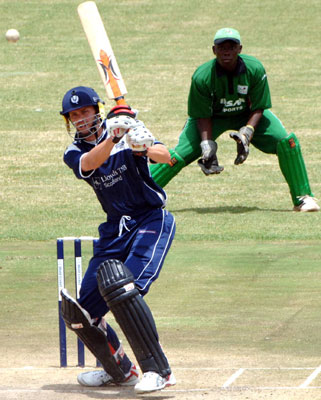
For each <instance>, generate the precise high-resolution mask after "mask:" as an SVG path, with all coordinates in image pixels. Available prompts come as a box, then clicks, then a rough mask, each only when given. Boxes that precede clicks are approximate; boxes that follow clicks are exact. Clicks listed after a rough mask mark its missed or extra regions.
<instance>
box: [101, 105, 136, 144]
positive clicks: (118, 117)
mask: <svg viewBox="0 0 321 400" xmlns="http://www.w3.org/2000/svg"><path fill="white" fill-rule="evenodd" d="M136 115H137V112H136V111H134V110H132V109H131V108H130V107H129V106H127V105H118V106H115V107H113V108H112V109H111V110H110V111H109V113H108V114H107V130H108V134H109V135H110V136H111V138H112V141H113V142H114V143H118V142H119V141H120V139H121V138H122V137H123V136H124V135H125V134H126V133H127V132H128V131H129V129H131V128H132V127H134V126H135V125H136V120H135V117H136Z"/></svg>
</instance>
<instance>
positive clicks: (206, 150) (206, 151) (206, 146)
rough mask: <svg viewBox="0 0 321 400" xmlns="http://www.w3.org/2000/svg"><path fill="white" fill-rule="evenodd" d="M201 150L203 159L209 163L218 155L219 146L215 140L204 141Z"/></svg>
mask: <svg viewBox="0 0 321 400" xmlns="http://www.w3.org/2000/svg"><path fill="white" fill-rule="evenodd" d="M201 149H202V158H203V160H204V161H207V160H209V159H210V158H211V157H213V156H214V155H215V154H216V150H217V144H216V143H215V142H214V141H213V140H202V141H201Z"/></svg>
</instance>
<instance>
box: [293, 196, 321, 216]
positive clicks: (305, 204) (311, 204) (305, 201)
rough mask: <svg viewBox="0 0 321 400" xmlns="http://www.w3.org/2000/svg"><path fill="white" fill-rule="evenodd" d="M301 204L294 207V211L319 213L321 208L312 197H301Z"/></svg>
mask: <svg viewBox="0 0 321 400" xmlns="http://www.w3.org/2000/svg"><path fill="white" fill-rule="evenodd" d="M299 200H300V204H299V205H298V206H294V207H293V211H302V212H304V211H319V210H320V207H319V205H318V204H317V202H316V199H315V198H314V197H311V196H308V195H306V196H302V197H299Z"/></svg>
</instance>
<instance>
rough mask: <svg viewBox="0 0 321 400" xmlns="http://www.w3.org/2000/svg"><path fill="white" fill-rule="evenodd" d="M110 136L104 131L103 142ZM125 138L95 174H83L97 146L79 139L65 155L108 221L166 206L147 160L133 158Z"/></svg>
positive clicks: (163, 196)
mask: <svg viewBox="0 0 321 400" xmlns="http://www.w3.org/2000/svg"><path fill="white" fill-rule="evenodd" d="M107 137H108V136H107V131H106V130H105V131H104V133H103V136H102V139H101V140H105V139H106V138H107ZM125 137H126V135H125V136H124V137H123V138H122V139H121V140H120V141H119V142H118V143H116V144H115V146H114V147H113V149H112V152H111V154H110V156H109V158H108V159H107V160H106V161H105V162H104V163H103V165H101V166H100V167H99V168H98V169H96V170H93V171H86V172H82V171H81V158H82V156H83V155H84V154H85V153H87V152H89V151H90V150H91V149H92V148H93V147H94V146H95V144H94V143H88V142H86V141H84V140H76V141H74V142H73V143H72V144H71V145H70V146H69V147H68V148H67V149H66V151H65V153H64V162H65V163H66V164H67V165H68V166H69V167H70V168H71V169H72V170H73V171H74V173H75V175H76V177H77V178H78V179H84V180H85V181H86V182H87V183H88V184H89V185H90V186H91V187H92V188H93V189H94V191H95V193H96V196H97V198H98V200H99V202H100V204H101V206H102V208H103V210H104V211H105V212H106V214H107V216H108V220H119V219H120V218H121V217H122V216H123V215H128V216H132V217H135V216H139V215H140V214H142V213H146V211H148V210H153V209H156V208H162V207H164V206H165V205H166V200H167V196H166V193H165V191H164V190H163V189H162V188H161V187H160V186H158V185H157V184H156V183H155V181H154V180H153V179H152V177H151V175H150V172H149V168H148V158H147V157H140V156H134V155H133V152H132V150H131V148H130V147H129V146H128V144H127V142H126V139H125ZM158 143H159V142H158Z"/></svg>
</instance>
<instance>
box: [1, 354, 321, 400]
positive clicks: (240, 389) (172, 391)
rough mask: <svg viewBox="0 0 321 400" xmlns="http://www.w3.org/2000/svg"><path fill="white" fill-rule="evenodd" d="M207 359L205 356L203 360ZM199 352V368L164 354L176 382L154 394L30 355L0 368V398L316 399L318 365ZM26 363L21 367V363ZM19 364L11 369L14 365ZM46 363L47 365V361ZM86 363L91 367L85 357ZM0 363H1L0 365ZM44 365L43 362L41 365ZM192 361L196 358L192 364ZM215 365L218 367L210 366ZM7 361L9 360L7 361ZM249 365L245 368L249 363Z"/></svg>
mask: <svg viewBox="0 0 321 400" xmlns="http://www.w3.org/2000/svg"><path fill="white" fill-rule="evenodd" d="M206 357H207V358H206ZM222 358H223V356H222V357H220V358H219V359H218V357H217V356H216V357H215V356H214V355H213V356H211V355H209V354H208V355H207V356H205V355H203V357H202V359H201V360H200V359H199V356H198V361H199V367H195V366H193V362H192V359H191V355H190V354H189V355H188V362H186V361H187V358H186V355H185V354H180V353H177V354H173V353H171V354H170V359H171V362H172V367H173V371H174V372H175V376H176V378H177V385H176V386H173V387H170V388H167V389H165V390H162V391H160V392H155V393H152V394H145V395H142V396H136V395H135V393H134V391H133V388H119V387H112V386H110V387H104V388H84V387H81V386H80V385H79V384H78V383H77V380H76V376H77V374H78V373H80V372H82V371H84V370H86V371H87V370H89V369H91V368H90V367H86V368H85V369H82V368H77V367H68V368H59V367H58V366H57V365H54V364H57V359H56V358H54V357H53V359H52V360H49V362H48V360H46V361H44V363H43V365H42V363H41V362H40V361H39V360H37V359H35V358H34V356H31V357H29V358H28V357H27V356H26V357H21V358H20V359H19V361H18V362H17V360H12V363H11V366H10V367H8V368H7V367H5V366H4V365H2V366H1V368H0V382H1V384H0V399H1V400H2V399H3V400H11V399H23V400H31V399H37V400H54V399H61V400H64V399H68V400H74V399H75V400H76V399H77V400H81V399H136V398H144V399H153V398H155V399H188V400H189V399H193V400H194V399H195V400H198V399H258V400H259V399H282V400H283V399H293V400H296V399H300V400H302V399H304V400H306V399H307V400H309V399H320V398H321V374H320V371H321V368H320V369H319V368H318V366H311V367H300V366H299V365H298V366H293V367H279V366H277V365H276V366H275V367H266V366H264V360H263V359H260V360H257V362H258V363H259V364H261V365H257V366H256V367H254V366H253V361H254V360H253V359H252V360H249V359H244V360H243V364H244V365H243V367H241V366H240V365H241V363H242V359H241V358H240V357H238V358H235V365H237V367H236V366H233V365H231V366H229V365H228V364H229V362H230V361H229V360H230V359H228V358H226V360H224V359H222ZM195 359H197V355H195ZM28 361H29V362H30V364H29V365H27V364H26V363H27V362H28ZM22 362H24V363H25V365H19V366H16V367H13V366H12V365H14V364H15V363H19V364H21V363H22ZM51 362H52V364H51ZM88 363H89V364H92V365H94V363H93V360H91V359H89V361H88ZM2 364H3V363H2ZM44 364H46V365H44ZM195 364H196V362H195ZM215 364H219V365H220V367H216V366H215ZM8 365H10V363H8ZM249 365H250V366H249Z"/></svg>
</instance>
